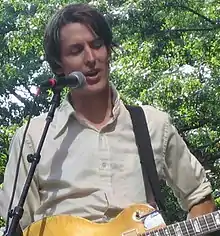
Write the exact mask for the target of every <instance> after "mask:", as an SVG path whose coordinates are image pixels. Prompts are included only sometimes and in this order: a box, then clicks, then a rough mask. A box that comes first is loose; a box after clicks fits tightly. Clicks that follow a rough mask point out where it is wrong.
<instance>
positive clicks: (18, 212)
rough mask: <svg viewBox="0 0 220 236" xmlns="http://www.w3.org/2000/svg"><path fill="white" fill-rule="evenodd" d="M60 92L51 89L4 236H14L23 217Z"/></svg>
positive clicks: (59, 90) (58, 101)
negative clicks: (17, 198) (35, 142)
mask: <svg viewBox="0 0 220 236" xmlns="http://www.w3.org/2000/svg"><path fill="white" fill-rule="evenodd" d="M61 90H62V88H60V87H59V88H54V89H53V93H54V94H53V97H52V100H51V103H52V104H51V107H50V110H49V112H48V114H47V118H46V124H45V126H44V130H43V133H42V136H41V139H40V142H39V144H38V148H37V151H36V153H35V154H29V155H28V156H27V160H28V162H30V163H31V166H30V169H29V172H28V175H27V178H26V181H25V184H24V186H23V189H22V193H21V196H20V199H19V202H18V205H17V206H16V207H15V208H14V210H11V213H10V218H12V220H11V224H10V226H9V229H8V232H7V233H6V236H14V235H16V230H17V228H18V227H19V221H20V219H21V218H22V215H23V212H24V209H23V206H24V203H25V200H26V197H27V194H28V190H29V188H30V185H31V181H32V179H33V176H34V172H35V169H36V167H37V165H38V163H39V161H40V158H41V154H40V153H41V150H42V147H43V144H44V141H45V138H46V135H47V132H48V129H49V126H50V123H51V122H52V120H53V117H54V113H55V110H56V108H57V107H58V106H59V104H60V93H61Z"/></svg>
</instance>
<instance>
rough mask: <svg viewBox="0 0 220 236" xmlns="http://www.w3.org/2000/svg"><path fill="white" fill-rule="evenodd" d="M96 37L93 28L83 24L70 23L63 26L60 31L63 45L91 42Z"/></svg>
mask: <svg viewBox="0 0 220 236" xmlns="http://www.w3.org/2000/svg"><path fill="white" fill-rule="evenodd" d="M96 37H97V35H96V34H95V32H94V31H92V29H91V28H89V27H88V26H86V25H84V24H81V23H70V24H67V25H65V26H63V27H62V28H61V30H60V40H61V44H63V43H64V44H72V43H80V42H85V41H91V40H93V39H94V38H96Z"/></svg>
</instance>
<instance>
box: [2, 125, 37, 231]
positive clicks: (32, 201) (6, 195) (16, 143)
mask: <svg viewBox="0 0 220 236" xmlns="http://www.w3.org/2000/svg"><path fill="white" fill-rule="evenodd" d="M22 138H23V128H20V129H18V130H17V132H16V134H15V135H14V137H13V139H12V142H11V144H10V148H9V160H8V163H7V165H6V169H5V173H4V182H3V188H2V189H1V190H0V215H1V216H2V217H3V219H5V220H6V217H7V212H8V207H9V203H10V199H11V194H12V189H13V185H14V179H15V173H16V168H17V163H18V157H19V152H20V147H21V142H22ZM33 153H34V150H33V145H32V142H31V139H30V137H29V136H28V135H27V136H26V139H25V144H24V148H23V152H22V158H21V163H20V167H19V174H18V181H17V185H16V191H15V197H14V201H13V205H12V209H13V208H14V207H15V206H16V205H17V204H18V201H19V199H20V195H21V192H22V189H23V186H24V183H25V180H26V178H27V175H28V171H29V168H30V165H31V164H30V163H29V162H28V161H27V155H28V154H33ZM39 204H40V197H39V192H38V184H37V179H36V176H34V178H33V179H32V182H31V186H30V188H29V191H28V196H27V198H26V201H25V204H24V213H23V216H22V219H21V221H20V225H21V227H22V229H24V228H25V227H26V226H28V225H29V224H31V223H32V222H33V221H34V219H33V217H34V212H35V210H36V209H37V207H39Z"/></svg>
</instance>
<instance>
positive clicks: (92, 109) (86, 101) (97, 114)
mask: <svg viewBox="0 0 220 236" xmlns="http://www.w3.org/2000/svg"><path fill="white" fill-rule="evenodd" d="M71 100H72V104H73V105H74V109H75V111H76V115H77V116H78V117H79V118H82V119H86V120H87V121H89V122H90V123H92V124H93V125H95V126H99V125H104V124H105V123H107V122H108V121H109V119H110V117H111V114H112V94H111V88H110V87H109V86H106V88H105V89H104V90H103V91H101V92H99V93H97V94H89V95H85V94H74V93H73V94H71Z"/></svg>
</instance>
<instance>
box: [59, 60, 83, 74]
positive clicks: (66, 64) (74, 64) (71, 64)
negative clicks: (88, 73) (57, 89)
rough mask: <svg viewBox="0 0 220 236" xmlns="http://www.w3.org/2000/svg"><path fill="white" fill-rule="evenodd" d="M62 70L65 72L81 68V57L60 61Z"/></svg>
mask: <svg viewBox="0 0 220 236" xmlns="http://www.w3.org/2000/svg"><path fill="white" fill-rule="evenodd" d="M62 64H63V69H64V71H67V72H72V71H73V70H79V69H81V68H82V65H83V60H82V58H81V57H67V58H65V59H64V60H63V61H62Z"/></svg>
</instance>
